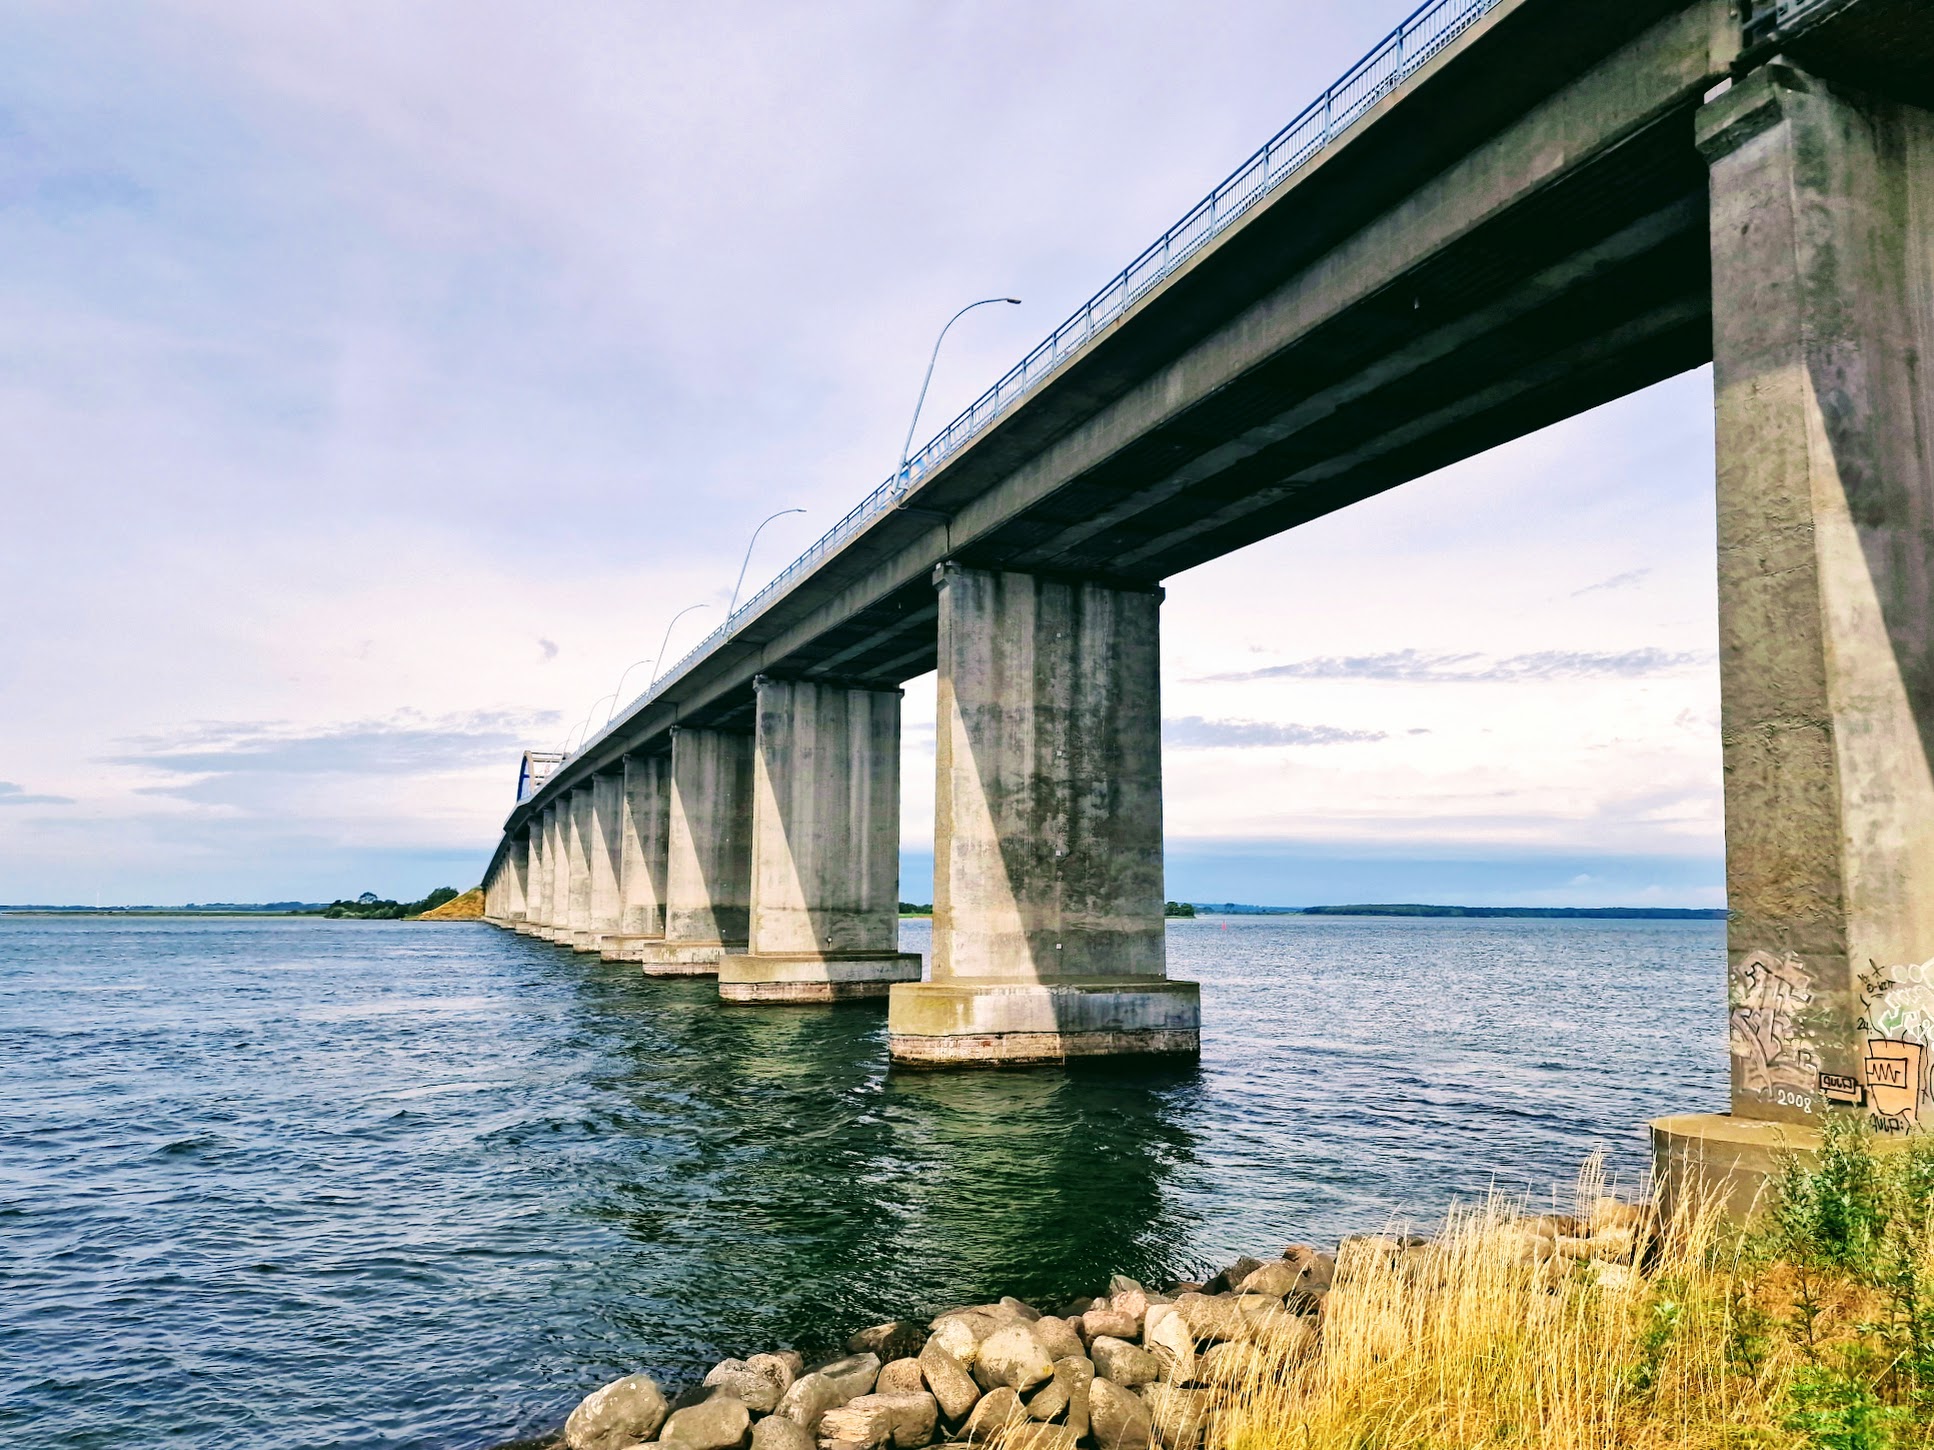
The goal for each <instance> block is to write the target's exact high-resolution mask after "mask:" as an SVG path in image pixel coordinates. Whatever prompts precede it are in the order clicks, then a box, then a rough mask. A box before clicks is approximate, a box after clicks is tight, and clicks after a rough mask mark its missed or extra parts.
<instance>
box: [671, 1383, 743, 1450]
mask: <svg viewBox="0 0 1934 1450" xmlns="http://www.w3.org/2000/svg"><path fill="white" fill-rule="evenodd" d="M751 1441H752V1411H751V1410H749V1409H747V1408H746V1404H745V1401H744V1400H741V1399H737V1398H735V1397H734V1396H732V1395H729V1394H725V1393H723V1392H720V1393H717V1394H714V1395H712V1396H711V1397H710V1398H709V1399H705V1400H701V1401H700V1402H699V1403H698V1404H696V1405H687V1406H686V1407H685V1408H684V1409H682V1410H674V1411H673V1412H672V1415H671V1418H670V1419H668V1420H666V1421H665V1424H664V1428H663V1429H661V1430H659V1432H658V1443H659V1444H660V1445H663V1446H664V1447H665V1450H740V1447H743V1446H745V1445H749V1444H750V1443H751Z"/></svg>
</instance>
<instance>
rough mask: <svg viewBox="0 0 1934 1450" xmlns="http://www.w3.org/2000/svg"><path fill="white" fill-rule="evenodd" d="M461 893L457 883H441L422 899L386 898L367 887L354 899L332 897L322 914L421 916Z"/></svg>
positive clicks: (370, 917) (358, 917) (366, 917)
mask: <svg viewBox="0 0 1934 1450" xmlns="http://www.w3.org/2000/svg"><path fill="white" fill-rule="evenodd" d="M460 894H461V893H460V892H459V891H458V890H457V888H456V887H454V886H439V887H437V889H436V890H435V891H432V892H431V893H430V894H429V895H428V896H426V897H424V898H423V899H422V900H421V901H386V900H384V899H383V898H382V897H379V896H378V895H377V894H376V893H375V892H373V891H365V892H364V893H363V894H362V895H361V896H359V897H357V898H356V899H355V900H354V901H332V902H330V903H329V904H328V905H327V906H325V907H324V908H323V909H322V914H323V915H324V916H326V917H330V918H332V919H335V920H349V921H401V920H403V918H405V917H407V916H421V915H423V913H424V912H426V911H435V910H436V909H437V908H438V907H439V906H441V905H443V903H444V902H446V901H454V900H456V898H457V897H458V896H459V895H460Z"/></svg>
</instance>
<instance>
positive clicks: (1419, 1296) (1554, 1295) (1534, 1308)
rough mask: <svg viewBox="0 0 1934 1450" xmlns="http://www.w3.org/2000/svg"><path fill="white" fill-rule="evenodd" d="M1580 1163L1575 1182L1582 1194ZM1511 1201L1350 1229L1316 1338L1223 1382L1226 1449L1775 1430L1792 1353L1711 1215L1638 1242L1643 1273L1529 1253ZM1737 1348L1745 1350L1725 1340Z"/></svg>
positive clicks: (1774, 1436)
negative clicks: (1760, 1328)
mask: <svg viewBox="0 0 1934 1450" xmlns="http://www.w3.org/2000/svg"><path fill="white" fill-rule="evenodd" d="M1595 1188H1596V1185H1595V1184H1594V1183H1593V1182H1591V1181H1590V1177H1589V1170H1588V1175H1587V1180H1586V1182H1584V1183H1583V1184H1582V1185H1581V1197H1582V1196H1584V1194H1586V1193H1591V1192H1594V1191H1595ZM1522 1213H1523V1205H1522V1204H1520V1203H1517V1202H1514V1201H1510V1200H1507V1199H1504V1198H1501V1197H1494V1198H1493V1199H1492V1200H1491V1201H1490V1202H1488V1203H1485V1204H1482V1205H1480V1206H1477V1207H1475V1208H1470V1209H1466V1210H1462V1211H1458V1212H1454V1213H1452V1214H1451V1216H1450V1218H1449V1221H1448V1222H1447V1223H1446V1225H1445V1227H1444V1230H1443V1232H1442V1233H1441V1234H1439V1236H1438V1237H1437V1239H1436V1241H1435V1242H1434V1243H1433V1244H1432V1245H1431V1246H1430V1247H1429V1248H1425V1249H1410V1250H1407V1251H1393V1250H1390V1249H1387V1248H1384V1247H1381V1246H1376V1245H1367V1244H1352V1245H1350V1246H1349V1247H1348V1250H1347V1251H1346V1254H1345V1256H1344V1258H1343V1260H1342V1262H1341V1263H1340V1264H1339V1274H1338V1283H1337V1287H1336V1288H1335V1289H1334V1290H1333V1291H1332V1292H1331V1294H1330V1296H1329V1301H1328V1304H1327V1305H1326V1306H1325V1315H1324V1321H1323V1327H1322V1347H1321V1352H1320V1354H1317V1355H1315V1356H1310V1355H1308V1354H1305V1353H1301V1352H1290V1353H1287V1354H1285V1353H1283V1352H1282V1351H1281V1350H1280V1348H1278V1349H1275V1350H1270V1351H1267V1352H1266V1353H1265V1355H1264V1356H1263V1362H1262V1363H1260V1364H1257V1365H1253V1366H1252V1367H1251V1369H1250V1372H1249V1373H1248V1374H1246V1375H1245V1376H1244V1377H1243V1379H1242V1381H1241V1382H1240V1383H1237V1384H1232V1385H1230V1386H1227V1387H1226V1389H1225V1391H1224V1394H1225V1401H1224V1408H1223V1411H1222V1413H1221V1415H1220V1416H1219V1420H1218V1424H1217V1425H1216V1427H1215V1429H1214V1430H1213V1431H1212V1432H1211V1434H1210V1437H1209V1438H1210V1442H1211V1444H1213V1445H1217V1446H1227V1447H1229V1450H1408V1447H1415V1450H1450V1447H1464V1446H1470V1447H1476V1446H1487V1447H1495V1446H1522V1447H1527V1450H1532V1447H1535V1450H1612V1447H1618V1450H1628V1447H1629V1450H1653V1447H1668V1446H1670V1447H1698V1450H1704V1447H1738V1446H1747V1445H1752V1446H1772V1447H1786V1446H1792V1445H1795V1444H1798V1443H1800V1442H1799V1441H1797V1440H1796V1439H1795V1438H1794V1437H1793V1436H1792V1435H1790V1434H1789V1433H1787V1432H1786V1431H1785V1430H1783V1429H1782V1428H1781V1424H1780V1422H1781V1408H1780V1406H1781V1395H1782V1393H1783V1390H1784V1386H1785V1383H1786V1379H1787V1376H1788V1375H1789V1374H1790V1372H1791V1370H1792V1368H1793V1355H1792V1352H1791V1351H1790V1350H1787V1349H1782V1348H1781V1346H1780V1344H1778V1343H1775V1342H1773V1341H1774V1338H1776V1337H1770V1336H1763V1335H1759V1336H1756V1335H1755V1333H1754V1332H1753V1330H1754V1326H1755V1324H1756V1323H1757V1322H1758V1321H1757V1320H1756V1319H1755V1318H1754V1306H1755V1302H1756V1298H1757V1296H1758V1295H1759V1293H1760V1291H1761V1287H1762V1286H1761V1285H1760V1283H1759V1282H1758V1279H1757V1278H1756V1276H1755V1275H1754V1273H1753V1272H1752V1271H1751V1269H1750V1267H1749V1266H1748V1264H1747V1263H1746V1262H1745V1261H1744V1260H1743V1259H1742V1258H1741V1257H1740V1256H1739V1253H1738V1250H1737V1249H1736V1248H1735V1247H1733V1246H1732V1244H1733V1240H1732V1238H1731V1236H1730V1235H1728V1234H1727V1232H1726V1231H1725V1229H1724V1226H1723V1224H1722V1223H1721V1221H1720V1220H1719V1218H1718V1216H1717V1215H1716V1214H1714V1213H1711V1212H1697V1213H1693V1214H1691V1215H1689V1216H1688V1221H1685V1222H1681V1223H1680V1224H1678V1225H1676V1226H1675V1230H1674V1232H1672V1233H1670V1234H1668V1235H1666V1236H1664V1241H1662V1242H1659V1243H1655V1244H1654V1245H1652V1247H1651V1250H1650V1253H1649V1257H1648V1264H1647V1274H1646V1276H1645V1277H1644V1278H1640V1277H1639V1276H1638V1275H1635V1274H1633V1273H1631V1272H1630V1271H1627V1270H1622V1269H1618V1268H1598V1267H1594V1266H1592V1265H1589V1264H1583V1263H1578V1262H1575V1261H1569V1260H1563V1259H1557V1258H1545V1259H1540V1258H1538V1257H1536V1256H1535V1255H1534V1254H1533V1253H1532V1252H1530V1249H1531V1247H1532V1246H1531V1245H1530V1244H1529V1243H1528V1241H1527V1239H1526V1236H1525V1233H1524V1229H1523V1225H1522V1218H1521V1215H1522ZM1742 1348H1746V1349H1748V1350H1749V1352H1748V1353H1746V1354H1744V1355H1742V1353H1741V1351H1742Z"/></svg>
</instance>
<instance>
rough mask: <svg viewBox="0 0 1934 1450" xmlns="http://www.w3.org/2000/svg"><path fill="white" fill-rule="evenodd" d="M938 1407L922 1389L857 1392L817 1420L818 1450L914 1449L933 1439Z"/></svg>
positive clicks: (938, 1415)
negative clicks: (872, 1392)
mask: <svg viewBox="0 0 1934 1450" xmlns="http://www.w3.org/2000/svg"><path fill="white" fill-rule="evenodd" d="M939 1417H940V1407H939V1406H938V1405H937V1404H935V1403H934V1398H933V1396H932V1395H930V1394H927V1393H926V1392H925V1391H924V1390H923V1391H919V1392H917V1393H912V1394H885V1395H879V1394H873V1395H857V1396H855V1397H854V1398H852V1399H850V1400H848V1401H847V1402H846V1403H845V1404H843V1405H840V1406H839V1407H838V1408H836V1409H832V1410H828V1411H827V1412H826V1415H825V1418H824V1419H822V1420H821V1421H820V1422H819V1445H820V1450H880V1447H882V1446H885V1445H889V1444H890V1445H893V1446H895V1447H896V1450H915V1447H917V1446H921V1445H926V1444H929V1443H931V1441H932V1440H933V1432H934V1426H935V1424H936V1422H937V1421H938V1420H939Z"/></svg>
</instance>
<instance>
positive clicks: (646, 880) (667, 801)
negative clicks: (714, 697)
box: [602, 755, 671, 962]
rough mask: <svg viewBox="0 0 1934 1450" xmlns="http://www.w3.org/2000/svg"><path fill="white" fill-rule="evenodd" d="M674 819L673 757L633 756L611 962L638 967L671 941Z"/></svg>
mask: <svg viewBox="0 0 1934 1450" xmlns="http://www.w3.org/2000/svg"><path fill="white" fill-rule="evenodd" d="M670 817H671V757H670V756H666V755H627V756H626V757H625V762H624V774H623V776H622V780H621V785H620V798H619V819H618V835H619V844H618V930H617V932H616V933H615V934H613V935H610V936H606V937H605V938H604V941H603V947H602V950H603V953H604V957H605V959H606V960H607V961H614V962H623V961H632V962H635V961H637V960H638V958H639V953H640V950H641V949H642V948H643V947H644V946H645V945H647V944H650V943H658V942H662V941H663V940H664V937H665V867H666V855H665V853H666V846H667V837H668V835H669V834H670Z"/></svg>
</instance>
